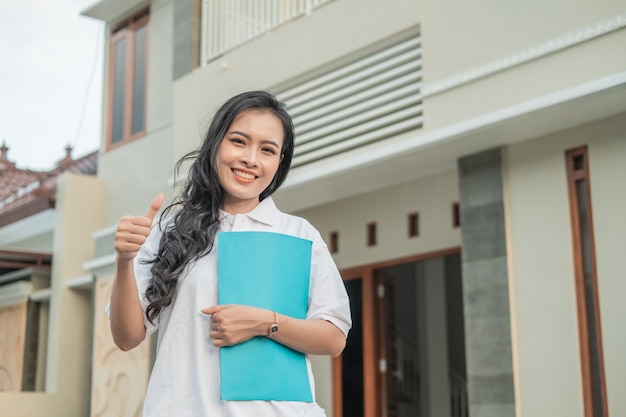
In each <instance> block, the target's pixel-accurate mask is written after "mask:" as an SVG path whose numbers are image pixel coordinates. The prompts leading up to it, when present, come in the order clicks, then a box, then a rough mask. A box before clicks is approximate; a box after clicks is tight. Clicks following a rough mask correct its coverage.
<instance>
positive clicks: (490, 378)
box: [458, 148, 515, 417]
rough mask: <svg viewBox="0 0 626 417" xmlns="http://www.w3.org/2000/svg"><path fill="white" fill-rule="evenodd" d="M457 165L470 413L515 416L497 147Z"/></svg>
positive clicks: (479, 416) (480, 416)
mask: <svg viewBox="0 0 626 417" xmlns="http://www.w3.org/2000/svg"><path fill="white" fill-rule="evenodd" d="M458 168H459V170H458V172H459V195H460V202H459V205H460V212H461V239H462V247H463V250H462V255H463V258H462V263H463V292H464V309H465V348H466V350H465V352H466V360H467V378H468V396H469V399H468V401H469V404H470V417H514V416H515V393H514V386H513V361H512V353H511V326H510V310H509V287H508V271H507V259H506V231H505V227H504V202H503V194H502V159H501V150H500V149H499V148H498V149H492V150H488V151H484V152H481V153H478V154H474V155H470V156H467V157H463V158H461V159H459V161H458Z"/></svg>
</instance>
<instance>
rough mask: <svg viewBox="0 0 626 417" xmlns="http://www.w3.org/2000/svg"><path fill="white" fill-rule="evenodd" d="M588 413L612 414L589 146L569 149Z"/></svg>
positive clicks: (593, 416)
mask: <svg viewBox="0 0 626 417" xmlns="http://www.w3.org/2000/svg"><path fill="white" fill-rule="evenodd" d="M565 157H566V163H567V182H568V189H569V203H570V218H571V225H572V242H573V249H574V252H573V253H574V274H575V282H576V301H577V305H578V328H579V331H578V334H579V338H580V341H579V342H580V356H581V358H580V359H581V369H582V380H583V398H584V407H585V414H584V415H585V417H606V416H607V415H608V410H607V400H606V384H605V381H604V360H603V354H602V329H601V327H600V301H599V297H598V280H597V274H596V256H595V244H594V238H593V218H592V212H591V186H590V182H589V158H588V156H587V147H586V146H583V147H580V148H576V149H572V150H569V151H567V152H566V154H565Z"/></svg>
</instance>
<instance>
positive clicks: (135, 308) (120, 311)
mask: <svg viewBox="0 0 626 417" xmlns="http://www.w3.org/2000/svg"><path fill="white" fill-rule="evenodd" d="M109 319H110V325H111V333H112V335H113V341H114V342H115V344H116V345H117V346H118V347H119V348H120V349H122V350H130V349H132V348H134V347H136V346H137V345H139V343H141V342H142V341H143V339H144V338H145V334H146V328H145V325H144V320H143V310H142V308H141V303H140V301H139V294H138V292H137V284H136V283H135V274H134V271H133V261H132V259H130V260H119V259H118V261H117V263H116V274H115V279H114V281H113V289H112V292H111V304H110V316H109Z"/></svg>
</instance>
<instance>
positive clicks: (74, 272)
mask: <svg viewBox="0 0 626 417" xmlns="http://www.w3.org/2000/svg"><path fill="white" fill-rule="evenodd" d="M57 187H58V188H57V207H56V211H57V212H56V222H55V225H54V230H55V234H54V243H53V249H52V255H53V259H54V262H53V265H52V283H51V297H50V322H49V338H48V352H47V365H48V366H47V373H46V389H45V392H24V393H0V403H2V409H3V410H11V411H10V412H11V415H12V416H20V417H21V416H35V415H42V414H45V415H52V416H61V415H63V416H68V417H74V416H76V417H79V416H85V415H87V414H88V411H89V375H90V370H89V368H90V360H91V355H90V347H91V343H90V339H91V337H90V335H91V318H90V317H91V295H90V294H89V293H85V292H81V291H76V290H73V289H71V288H68V286H67V283H68V281H70V280H71V279H72V278H75V277H77V276H80V275H82V274H83V273H84V272H83V269H82V264H83V262H85V261H86V260H89V259H91V257H92V256H93V241H92V239H91V235H90V233H91V231H92V230H96V229H98V228H99V227H101V223H100V220H101V217H102V211H101V209H102V204H101V203H102V185H101V183H100V182H99V181H98V180H97V179H96V178H94V177H87V176H79V175H74V174H69V173H66V174H63V175H62V176H60V177H59V180H58V186H57ZM85 202H89V204H86V203H85Z"/></svg>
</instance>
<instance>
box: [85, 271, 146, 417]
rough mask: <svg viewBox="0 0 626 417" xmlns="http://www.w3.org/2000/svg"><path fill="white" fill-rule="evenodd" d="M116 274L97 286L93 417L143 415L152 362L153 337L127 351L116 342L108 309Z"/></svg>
mask: <svg viewBox="0 0 626 417" xmlns="http://www.w3.org/2000/svg"><path fill="white" fill-rule="evenodd" d="M112 287H113V277H112V276H110V277H108V278H100V279H98V280H97V282H96V285H95V287H94V301H95V303H94V304H95V305H94V332H93V359H92V374H91V414H90V416H91V417H141V415H142V411H143V401H144V398H145V393H146V388H147V386H148V378H149V376H150V369H151V367H152V362H151V358H150V351H151V339H148V340H147V341H144V342H143V343H142V344H141V345H139V346H138V347H136V348H135V349H132V350H130V351H128V352H122V351H121V350H120V349H119V348H118V347H117V346H116V345H115V343H114V342H113V336H112V335H111V329H110V327H109V319H108V317H107V315H106V314H105V309H106V306H107V304H108V303H109V299H110V298H111V289H112Z"/></svg>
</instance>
